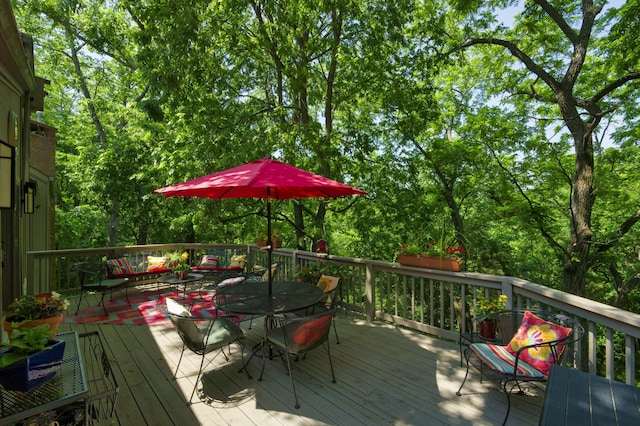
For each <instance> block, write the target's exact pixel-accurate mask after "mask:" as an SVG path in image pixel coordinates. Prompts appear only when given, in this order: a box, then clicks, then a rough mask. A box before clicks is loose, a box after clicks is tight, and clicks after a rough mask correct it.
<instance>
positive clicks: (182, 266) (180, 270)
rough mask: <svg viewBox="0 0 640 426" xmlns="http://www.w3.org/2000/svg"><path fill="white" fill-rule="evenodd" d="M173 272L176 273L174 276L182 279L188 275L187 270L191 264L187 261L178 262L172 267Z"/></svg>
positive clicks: (188, 270)
mask: <svg viewBox="0 0 640 426" xmlns="http://www.w3.org/2000/svg"><path fill="white" fill-rule="evenodd" d="M173 272H175V273H176V278H177V279H179V280H184V279H186V278H187V277H188V276H189V272H191V266H189V264H187V263H178V264H177V265H176V266H174V267H173Z"/></svg>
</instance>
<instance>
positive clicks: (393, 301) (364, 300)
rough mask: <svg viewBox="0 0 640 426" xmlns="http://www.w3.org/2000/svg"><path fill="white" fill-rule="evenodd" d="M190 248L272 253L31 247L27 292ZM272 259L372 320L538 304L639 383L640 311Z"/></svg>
mask: <svg viewBox="0 0 640 426" xmlns="http://www.w3.org/2000/svg"><path fill="white" fill-rule="evenodd" d="M174 250H185V251H187V252H189V253H190V259H192V261H195V263H197V260H198V259H199V258H200V257H199V256H200V255H201V254H203V253H205V252H213V251H215V252H216V253H217V254H223V256H227V257H229V256H230V255H231V254H239V253H244V254H247V255H248V264H247V267H248V268H251V267H252V266H253V265H254V264H261V265H265V264H266V259H267V253H266V252H265V251H264V250H260V249H259V248H258V247H257V246H255V245H234V244H210V245H207V244H162V245H149V246H130V247H111V248H101V249H86V250H61V251H46V252H29V253H28V255H27V261H28V262H29V268H28V270H29V272H30V274H29V276H28V277H27V289H26V292H27V293H32V294H34V293H44V292H48V291H51V290H58V291H73V290H74V289H77V286H78V284H77V277H76V276H75V273H74V271H73V268H72V265H73V264H74V263H76V262H79V261H92V262H99V261H101V260H102V258H104V257H116V256H121V255H127V256H129V257H131V258H133V262H132V263H133V264H135V265H137V264H138V263H140V264H142V263H143V261H144V259H146V256H149V255H160V254H162V253H166V252H168V251H174ZM273 262H274V263H278V264H279V266H280V267H279V271H278V275H277V276H276V279H279V280H291V279H293V278H294V276H295V273H296V271H298V270H299V269H300V268H301V267H304V266H311V267H316V268H319V269H321V270H324V271H326V272H327V273H330V274H333V275H336V276H339V277H340V287H339V290H340V292H339V298H338V299H339V301H340V302H339V303H340V305H341V306H342V307H343V308H344V309H345V310H348V311H351V312H357V313H360V314H362V315H363V316H364V317H366V319H367V320H369V321H373V320H374V319H378V320H383V321H388V322H390V323H394V324H397V325H400V326H403V327H408V328H411V329H415V330H418V331H420V332H425V333H429V334H433V335H436V336H441V337H444V338H448V339H454V340H457V339H458V333H459V332H460V331H461V330H462V331H466V330H467V329H468V327H469V324H470V323H471V322H470V321H469V319H470V312H471V311H472V307H473V306H474V305H475V303H476V300H477V297H478V295H480V294H482V295H484V296H497V295H498V294H501V293H502V294H506V295H507V296H508V306H507V308H508V309H509V308H539V309H548V310H553V311H558V312H563V313H565V314H568V315H571V316H572V317H574V318H576V319H578V320H580V321H581V323H582V324H583V326H584V327H585V329H586V330H587V336H586V339H583V340H582V341H581V342H580V345H579V347H578V349H577V351H576V354H575V356H574V359H575V363H576V365H577V366H579V367H580V368H581V369H583V370H586V371H588V372H590V373H593V374H599V375H602V376H605V377H607V378H609V379H614V380H619V381H624V382H626V383H629V384H634V385H635V384H637V383H638V381H639V380H640V377H638V373H637V371H639V370H640V368H639V365H638V362H639V361H638V360H639V358H640V357H639V356H638V350H639V345H638V342H639V339H640V315H638V314H635V313H631V312H627V311H623V310H620V309H616V308H613V307H611V306H608V305H604V304H602V303H598V302H595V301H592V300H588V299H585V298H581V297H578V296H575V295H572V294H568V293H564V292H562V291H558V290H554V289H552V288H549V287H546V286H543V285H539V284H535V283H532V282H529V281H526V280H522V279H518V278H514V277H505V276H496V275H487V274H478V273H470V272H447V271H439V270H433V269H423V268H414V267H407V266H402V265H399V264H396V263H389V262H382V261H376V260H367V259H355V258H345V257H338V256H331V255H319V254H315V253H310V252H306V251H296V250H289V249H275V250H274V251H273Z"/></svg>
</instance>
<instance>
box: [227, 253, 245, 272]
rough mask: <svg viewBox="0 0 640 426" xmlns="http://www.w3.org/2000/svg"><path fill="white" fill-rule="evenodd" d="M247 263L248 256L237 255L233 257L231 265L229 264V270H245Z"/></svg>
mask: <svg viewBox="0 0 640 426" xmlns="http://www.w3.org/2000/svg"><path fill="white" fill-rule="evenodd" d="M246 262H247V256H246V255H244V254H243V255H235V256H231V263H229V268H242V269H244V264H245V263H246Z"/></svg>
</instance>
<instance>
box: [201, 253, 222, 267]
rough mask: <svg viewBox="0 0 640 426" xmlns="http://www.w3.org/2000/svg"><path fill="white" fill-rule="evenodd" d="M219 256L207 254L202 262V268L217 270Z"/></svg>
mask: <svg viewBox="0 0 640 426" xmlns="http://www.w3.org/2000/svg"><path fill="white" fill-rule="evenodd" d="M218 259H219V256H214V255H211V254H205V255H204V256H202V260H201V261H200V267H201V268H217V267H218Z"/></svg>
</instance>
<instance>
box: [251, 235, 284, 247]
mask: <svg viewBox="0 0 640 426" xmlns="http://www.w3.org/2000/svg"><path fill="white" fill-rule="evenodd" d="M267 243H268V241H267V233H266V232H265V231H260V232H258V235H257V236H256V244H257V245H258V246H259V247H265V246H266V245H267ZM271 244H272V245H273V248H280V247H282V237H281V236H280V235H279V234H278V233H277V232H273V233H272V234H271Z"/></svg>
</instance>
